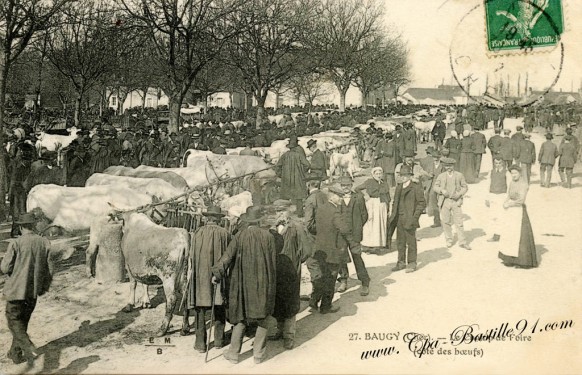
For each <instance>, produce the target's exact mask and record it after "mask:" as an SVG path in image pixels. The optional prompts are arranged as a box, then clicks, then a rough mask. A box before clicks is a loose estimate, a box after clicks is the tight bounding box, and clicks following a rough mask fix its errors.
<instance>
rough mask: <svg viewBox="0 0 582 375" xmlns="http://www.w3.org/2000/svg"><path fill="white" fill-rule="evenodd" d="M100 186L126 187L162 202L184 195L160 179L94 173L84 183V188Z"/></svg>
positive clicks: (182, 191)
mask: <svg viewBox="0 0 582 375" xmlns="http://www.w3.org/2000/svg"><path fill="white" fill-rule="evenodd" d="M100 185H113V186H121V187H127V188H129V189H132V190H137V191H141V192H144V193H146V194H147V195H150V196H152V197H156V198H157V199H159V200H162V201H165V200H167V199H170V198H173V197H176V196H178V195H180V194H182V193H184V189H178V188H176V187H174V186H172V185H171V184H169V183H168V182H166V181H164V180H162V179H160V178H139V177H127V176H112V175H109V174H105V173H94V174H92V175H91V177H89V178H88V179H87V182H85V186H100Z"/></svg>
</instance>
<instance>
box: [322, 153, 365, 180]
mask: <svg viewBox="0 0 582 375" xmlns="http://www.w3.org/2000/svg"><path fill="white" fill-rule="evenodd" d="M360 170H361V168H360V161H359V159H358V153H357V151H356V148H355V147H354V146H351V147H350V149H349V151H348V152H347V153H345V154H340V153H338V152H334V153H333V154H331V157H330V160H329V175H330V176H333V175H334V174H335V172H336V171H339V172H340V174H342V175H343V174H344V173H347V174H349V176H350V177H351V178H352V180H353V179H354V173H356V172H359V171H360Z"/></svg>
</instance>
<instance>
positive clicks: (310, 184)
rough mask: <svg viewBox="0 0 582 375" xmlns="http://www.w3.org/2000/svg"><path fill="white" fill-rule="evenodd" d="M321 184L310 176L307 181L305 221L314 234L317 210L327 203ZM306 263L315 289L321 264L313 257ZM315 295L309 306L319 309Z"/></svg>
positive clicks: (315, 231) (319, 275) (319, 276)
mask: <svg viewBox="0 0 582 375" xmlns="http://www.w3.org/2000/svg"><path fill="white" fill-rule="evenodd" d="M320 186H321V181H319V180H318V179H314V178H310V179H308V181H307V191H308V192H309V195H308V196H307V199H305V218H304V222H305V227H306V228H307V231H308V232H309V233H311V234H312V235H316V234H317V222H316V221H315V219H316V217H317V210H318V208H319V207H321V206H323V205H324V204H326V203H327V194H325V193H324V192H323V191H321V190H320ZM305 264H306V266H307V269H308V270H309V275H310V277H311V285H312V290H315V284H316V280H317V279H319V278H321V270H320V269H319V264H318V263H317V261H316V260H315V259H314V258H313V257H310V258H309V259H307V261H306V262H305ZM313 297H314V294H313V293H312V294H311V299H310V301H309V306H311V307H312V308H314V309H317V303H318V302H319V301H316V300H314V299H313Z"/></svg>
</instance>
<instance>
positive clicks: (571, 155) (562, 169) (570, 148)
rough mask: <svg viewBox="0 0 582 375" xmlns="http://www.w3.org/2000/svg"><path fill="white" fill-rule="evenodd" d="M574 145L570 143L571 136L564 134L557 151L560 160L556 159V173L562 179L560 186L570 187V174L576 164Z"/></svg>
mask: <svg viewBox="0 0 582 375" xmlns="http://www.w3.org/2000/svg"><path fill="white" fill-rule="evenodd" d="M576 151H577V150H576V146H574V144H573V143H572V136H571V135H566V136H565V137H564V142H563V143H562V144H561V145H560V148H559V149H558V153H559V154H560V160H559V161H558V173H560V179H561V180H562V186H564V187H566V188H568V189H571V188H572V174H573V172H574V164H576V156H577V155H576Z"/></svg>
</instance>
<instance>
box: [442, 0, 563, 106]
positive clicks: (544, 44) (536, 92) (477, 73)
mask: <svg viewBox="0 0 582 375" xmlns="http://www.w3.org/2000/svg"><path fill="white" fill-rule="evenodd" d="M501 3H502V4H504V6H506V7H507V8H501V7H497V8H495V7H493V5H496V4H501ZM542 3H543V2H542ZM542 3H539V1H537V2H536V1H533V0H532V1H530V0H514V1H509V2H507V1H505V2H502V1H501V0H487V1H485V2H484V4H483V3H481V4H478V5H476V6H474V7H473V8H471V9H470V10H469V11H468V12H467V13H466V14H465V15H464V16H463V17H462V18H461V20H460V21H459V23H458V24H457V26H456V28H455V32H454V34H453V37H452V40H451V44H450V48H449V63H450V67H451V71H452V74H453V78H454V79H455V81H456V83H457V84H458V86H459V87H460V88H461V89H462V90H463V92H464V93H465V95H467V98H468V100H469V102H474V103H481V104H494V105H498V106H501V105H504V104H512V105H519V106H522V107H525V106H529V105H531V104H533V103H536V102H538V101H539V100H540V99H542V98H543V97H544V96H545V94H547V93H548V92H550V91H551V90H552V88H553V87H554V86H555V85H556V83H557V82H558V80H559V78H560V74H561V72H562V67H563V63H564V44H563V42H562V40H561V39H560V34H561V32H562V28H563V22H562V19H561V18H560V20H559V22H558V20H556V19H554V18H553V17H552V16H553V15H554V17H556V16H555V14H554V13H556V12H551V11H549V10H548V9H547V6H544V4H542ZM507 4H509V6H508V5H507ZM511 4H517V5H514V6H513V8H512V7H511ZM558 14H559V17H562V14H561V8H560V13H558ZM536 25H538V26H537V28H536ZM539 30H541V31H539ZM536 33H537V35H536ZM552 38H553V39H552ZM542 100H543V99H542Z"/></svg>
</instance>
